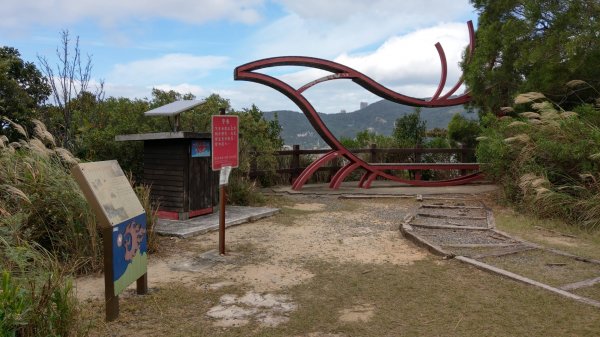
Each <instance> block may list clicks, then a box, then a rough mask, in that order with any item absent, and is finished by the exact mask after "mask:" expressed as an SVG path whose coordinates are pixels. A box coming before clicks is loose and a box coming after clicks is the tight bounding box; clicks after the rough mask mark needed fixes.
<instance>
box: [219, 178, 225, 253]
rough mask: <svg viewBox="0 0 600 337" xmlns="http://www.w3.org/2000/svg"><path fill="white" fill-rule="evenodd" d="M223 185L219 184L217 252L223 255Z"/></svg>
mask: <svg viewBox="0 0 600 337" xmlns="http://www.w3.org/2000/svg"><path fill="white" fill-rule="evenodd" d="M225 193H226V192H225V185H221V186H219V254H221V255H225Z"/></svg>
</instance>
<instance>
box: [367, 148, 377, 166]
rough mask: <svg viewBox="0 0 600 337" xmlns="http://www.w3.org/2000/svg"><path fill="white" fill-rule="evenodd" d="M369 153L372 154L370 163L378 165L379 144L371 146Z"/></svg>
mask: <svg viewBox="0 0 600 337" xmlns="http://www.w3.org/2000/svg"><path fill="white" fill-rule="evenodd" d="M369 152H370V153H371V158H369V162H370V163H377V144H371V145H370V146H369Z"/></svg>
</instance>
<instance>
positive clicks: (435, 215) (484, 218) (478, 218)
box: [417, 213, 487, 220]
mask: <svg viewBox="0 0 600 337" xmlns="http://www.w3.org/2000/svg"><path fill="white" fill-rule="evenodd" d="M417 215H418V216H422V217H424V218H435V219H452V220H487V217H479V216H450V215H439V214H427V213H417Z"/></svg>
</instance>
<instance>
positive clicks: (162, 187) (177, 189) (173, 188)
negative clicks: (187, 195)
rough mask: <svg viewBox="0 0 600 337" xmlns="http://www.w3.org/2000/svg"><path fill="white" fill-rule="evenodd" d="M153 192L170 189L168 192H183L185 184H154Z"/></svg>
mask: <svg viewBox="0 0 600 337" xmlns="http://www.w3.org/2000/svg"><path fill="white" fill-rule="evenodd" d="M151 188H152V192H160V191H168V192H181V193H183V186H174V185H152V187H151Z"/></svg>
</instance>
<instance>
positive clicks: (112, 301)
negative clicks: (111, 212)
mask: <svg viewBox="0 0 600 337" xmlns="http://www.w3.org/2000/svg"><path fill="white" fill-rule="evenodd" d="M112 231H113V228H112V227H106V228H103V229H102V244H103V247H104V300H105V303H106V321H107V322H112V321H114V320H116V319H117V318H118V317H119V296H115V285H114V280H113V278H114V277H113V276H114V270H113V247H112Z"/></svg>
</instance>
